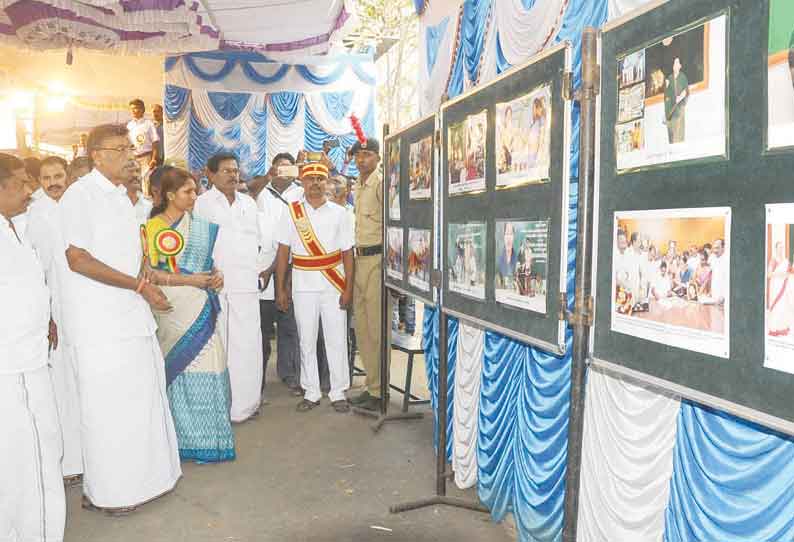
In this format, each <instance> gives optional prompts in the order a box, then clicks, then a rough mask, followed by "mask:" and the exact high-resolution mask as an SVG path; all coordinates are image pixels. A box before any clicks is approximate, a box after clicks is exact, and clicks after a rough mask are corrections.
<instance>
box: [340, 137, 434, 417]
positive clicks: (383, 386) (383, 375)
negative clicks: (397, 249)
mask: <svg viewBox="0 0 794 542" xmlns="http://www.w3.org/2000/svg"><path fill="white" fill-rule="evenodd" d="M387 135H389V125H388V124H386V125H384V126H383V138H382V141H383V143H384V145H383V150H384V152H385V150H386V144H385V143H386V136H387ZM383 182H384V183H386V182H387V180H386V176H385V175H384V176H383ZM384 194H388V187H386V189H385V190H384ZM388 201H389V198H387V197H384V198H383V205H384V206H383V208H382V209H381V212H382V213H383V232H382V235H383V244H384V246H385V245H386V239H387V235H386V231H387V229H386V228H387V227H388V223H389V221H388V216H389V214H388V210H387V206H388ZM380 271H381V273H380V281H381V299H380V324H381V333H382V334H383V337H382V339H381V344H380V393H381V401H380V413H377V412H373V411H370V410H365V409H363V408H356V407H353V409H352V410H353V412H354V413H355V414H359V415H361V416H366V417H369V418H376V421H375V423H374V424H372V425H371V426H370V429H372V431H373V432H374V433H377V432H378V431H380V429H381V427H383V424H385V423H387V422H393V421H399V420H419V419H421V418H423V417H424V414H422V413H421V412H401V413H398V414H389V413H388V411H389V400H390V394H389V381H390V367H391V311H390V310H389V308H390V307H389V301H390V299H391V296H390V293H389V289H388V288H387V287H386V286H385V285H386V266H385V265H381V270H380Z"/></svg>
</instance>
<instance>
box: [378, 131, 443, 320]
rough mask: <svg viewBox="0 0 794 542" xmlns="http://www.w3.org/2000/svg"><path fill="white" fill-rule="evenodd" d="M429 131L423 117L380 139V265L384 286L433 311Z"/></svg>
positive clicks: (432, 162) (432, 163)
mask: <svg viewBox="0 0 794 542" xmlns="http://www.w3.org/2000/svg"><path fill="white" fill-rule="evenodd" d="M435 127H436V116H435V115H431V116H429V117H425V118H424V119H421V120H419V121H417V122H415V123H413V124H411V125H410V126H407V127H405V128H403V129H402V130H400V131H399V132H395V133H393V134H390V135H389V136H387V137H386V140H385V146H384V149H385V152H384V155H383V156H384V161H385V162H384V183H385V185H384V188H385V189H384V211H383V212H384V215H383V216H384V217H386V218H387V219H386V220H385V221H384V222H385V224H386V231H385V234H384V251H383V255H384V261H383V265H384V268H385V269H386V285H387V286H388V287H389V288H392V289H393V290H396V291H399V292H401V293H405V294H408V295H411V296H413V297H416V298H418V299H420V300H422V301H423V302H424V303H425V304H428V305H431V306H434V305H435V303H436V288H435V287H433V285H432V281H431V274H432V271H433V264H434V260H433V254H435V252H434V251H435V247H436V241H435V235H434V232H435V224H434V221H435V215H436V213H435V205H434V202H435V201H436V199H435V196H434V193H433V190H434V187H435V183H434V182H433V178H434V176H435V167H436V161H435V152H436V145H435Z"/></svg>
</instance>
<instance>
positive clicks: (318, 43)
mask: <svg viewBox="0 0 794 542" xmlns="http://www.w3.org/2000/svg"><path fill="white" fill-rule="evenodd" d="M354 14H355V11H354V9H353V7H352V4H350V0H292V1H287V0H200V1H194V0H0V43H5V44H8V45H13V46H15V47H19V48H23V49H30V50H40V51H41V50H66V49H69V48H72V49H75V50H76V49H81V48H82V49H92V50H98V51H102V52H107V53H116V54H151V53H187V52H193V51H209V50H217V49H231V50H238V49H249V50H256V51H258V52H261V53H264V54H266V55H268V56H270V57H282V58H283V57H285V56H301V55H314V54H323V53H326V52H328V50H329V49H330V47H331V45H332V44H333V43H335V42H338V41H340V40H341V38H342V36H343V35H344V33H345V32H346V31H347V30H349V29H350V26H351V23H352V22H353V19H354Z"/></svg>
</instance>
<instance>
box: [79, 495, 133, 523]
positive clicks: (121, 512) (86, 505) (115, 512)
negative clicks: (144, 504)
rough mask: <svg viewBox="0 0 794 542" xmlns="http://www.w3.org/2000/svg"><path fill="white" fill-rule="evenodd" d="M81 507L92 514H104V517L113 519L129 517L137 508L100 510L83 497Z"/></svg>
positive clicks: (126, 507)
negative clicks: (92, 512)
mask: <svg viewBox="0 0 794 542" xmlns="http://www.w3.org/2000/svg"><path fill="white" fill-rule="evenodd" d="M82 507H83V509H84V510H92V511H94V512H104V513H105V515H107V516H110V517H113V518H121V517H124V516H129V515H130V514H132V513H133V512H135V511H136V510H137V509H138V507H137V506H125V507H122V508H101V507H99V506H97V505H95V504H94V503H92V502H91V501H90V500H89V498H88V497H86V496H85V495H83V503H82Z"/></svg>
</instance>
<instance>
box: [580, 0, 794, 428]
mask: <svg viewBox="0 0 794 542" xmlns="http://www.w3.org/2000/svg"><path fill="white" fill-rule="evenodd" d="M770 1H771V7H772V8H775V7H777V8H779V9H772V11H770ZM781 6H782V7H781ZM790 7H791V3H790V1H789V0H785V1H783V2H778V1H777V0H756V1H739V2H737V1H735V0H698V1H696V2H694V1H691V0H670V1H669V2H667V3H664V4H662V5H660V6H659V7H657V8H655V9H653V10H651V11H647V12H645V13H642V14H640V15H638V16H637V17H635V18H631V19H629V20H626V21H623V22H621V23H620V24H619V25H618V26H613V27H610V26H609V25H608V26H607V27H606V28H605V30H604V32H603V34H602V38H601V60H600V62H601V93H600V112H599V114H598V115H597V118H598V119H599V126H598V132H599V134H600V136H599V137H600V142H599V147H598V150H597V157H598V160H597V164H596V175H597V192H596V201H597V205H598V210H597V220H598V222H597V235H596V240H597V246H596V254H597V263H596V266H595V268H594V275H593V285H594V288H595V310H596V313H595V327H594V331H593V334H592V339H593V344H592V353H593V357H594V358H595V361H596V362H599V361H600V360H604V361H606V362H609V363H610V364H612V365H614V366H617V367H623V368H625V369H628V370H630V371H633V372H635V373H637V374H640V375H648V377H649V381H650V379H653V380H654V381H657V382H667V383H670V384H671V388H670V389H673V388H674V387H677V388H676V389H679V390H681V389H685V390H689V391H687V392H686V394H688V395H689V396H690V397H693V395H692V393H694V394H696V395H695V396H694V397H696V398H702V401H703V402H707V403H711V404H715V405H716V404H718V403H719V404H720V406H721V407H725V405H724V403H729V404H730V405H733V406H731V407H730V409H731V410H733V411H734V412H744V411H745V410H746V411H748V412H752V413H753V416H752V417H754V419H762V418H763V417H765V416H766V417H774V418H776V419H777V420H782V421H783V422H786V421H788V422H792V421H794V402H792V401H791V399H790V398H791V397H792V394H794V374H792V373H794V275H792V265H791V262H792V261H793V260H792V256H793V255H794V236H792V233H794V229H792V225H794V214H792V210H793V209H792V206H791V205H790V204H791V203H792V202H794V183H792V182H791V172H792V171H794V149H792V148H791V145H792V144H794V138H792V139H791V140H790V141H788V143H786V137H787V136H786V130H785V127H782V126H778V127H776V128H774V130H773V126H771V125H770V124H769V123H768V122H767V118H768V117H767V109H768V108H769V110H770V111H773V110H776V109H778V108H780V110H781V111H787V110H789V109H791V110H792V111H794V103H789V102H791V101H792V100H794V92H792V87H791V75H790V72H789V71H788V69H786V70H785V71H784V73H782V74H781V73H779V72H780V69H779V66H778V64H779V62H777V59H776V60H775V62H772V60H771V56H775V55H777V56H780V51H781V46H780V43H781V42H782V41H786V50H787V48H788V47H789V42H788V39H789V38H786V39H785V40H784V39H782V38H781V36H782V35H783V34H787V35H788V36H789V37H790V36H791V35H792V31H794V17H792V15H794V11H792V10H791V9H789V8H790ZM770 13H771V15H772V22H771V23H770ZM781 14H782V15H781ZM775 17H783V19H782V20H779V21H776V20H775ZM783 26H785V27H786V28H785V29H782V27H783ZM787 55H788V53H787V52H786V57H787ZM768 59H769V60H768ZM786 62H788V60H786ZM783 75H785V76H786V77H787V78H788V83H787V84H788V88H786V89H785V92H783V91H779V90H775V89H774V88H772V87H773V86H774V85H776V84H778V83H779V79H781V77H782V76H783ZM778 76H781V77H778ZM767 82H769V85H770V86H769V88H768V86H767ZM635 89H636V90H635ZM765 89H768V90H767V91H765ZM767 99H768V101H769V105H768V106H767ZM792 119H793V120H794V116H793V117H792ZM772 131H774V133H775V134H776V135H775V137H773V138H772V140H770V138H769V137H768V133H772ZM770 143H774V144H770ZM770 148H774V149H773V150H770ZM734 407H735V408H734ZM743 409H744V410H743ZM756 414H760V415H761V417H759V416H757V415H756ZM764 419H765V418H764ZM777 425H778V426H780V424H777Z"/></svg>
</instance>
